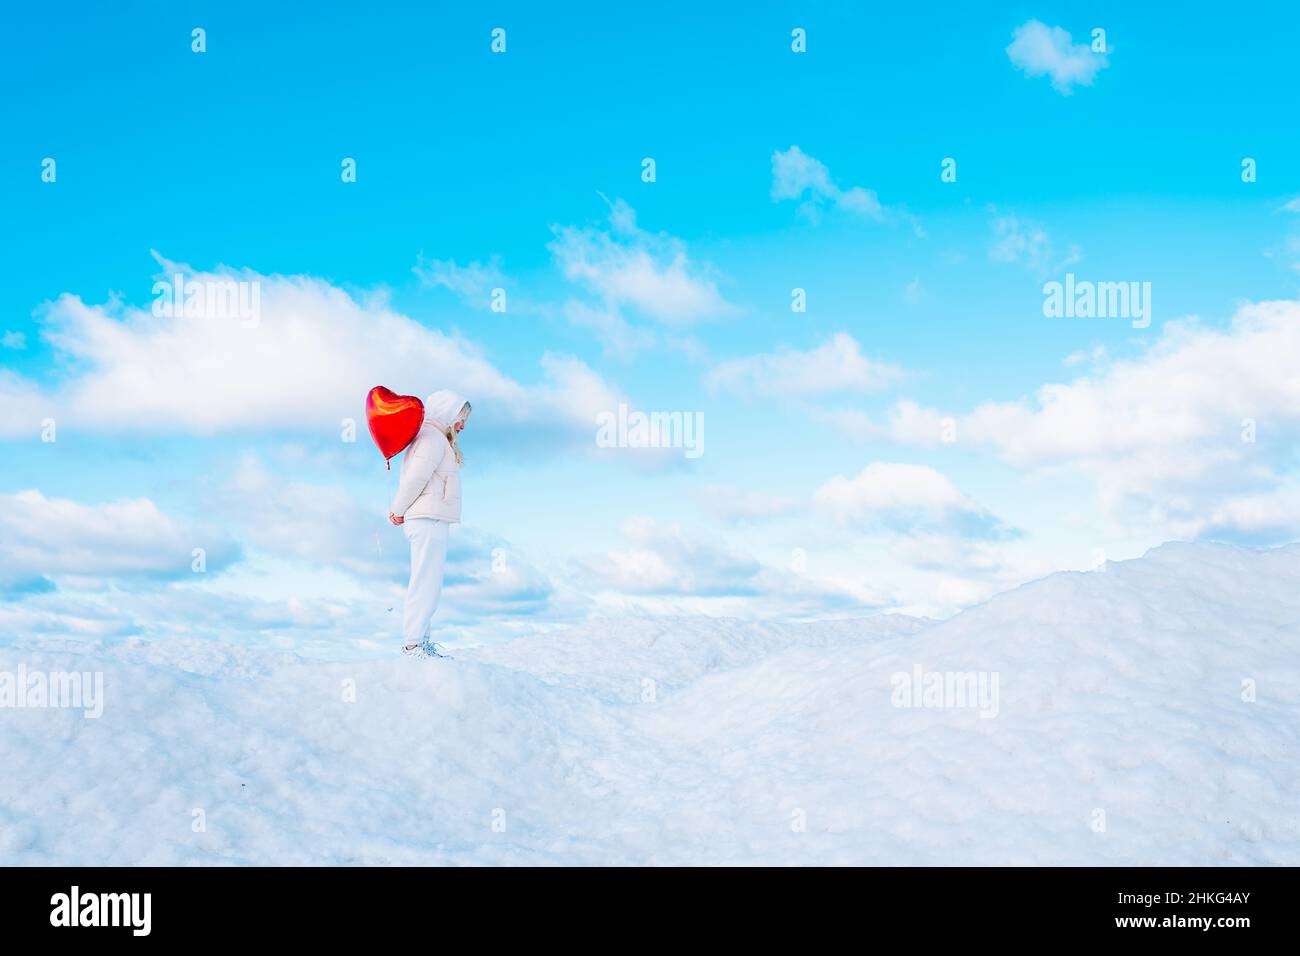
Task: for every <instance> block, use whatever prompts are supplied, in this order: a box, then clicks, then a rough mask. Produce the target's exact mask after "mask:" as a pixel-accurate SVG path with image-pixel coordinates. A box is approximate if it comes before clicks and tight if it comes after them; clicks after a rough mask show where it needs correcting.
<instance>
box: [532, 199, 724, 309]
mask: <svg viewBox="0 0 1300 956" xmlns="http://www.w3.org/2000/svg"><path fill="white" fill-rule="evenodd" d="M609 207H610V213H609V227H608V228H600V227H590V226H588V227H579V226H553V227H552V231H553V232H554V235H555V238H554V239H553V240H552V241H551V243H550V244H549V245H548V247H547V248H549V249H550V251H551V253H552V255H554V257H555V261H556V264H557V265H558V266H559V268H560V270H561V272H562V273H563V274H564V276H565V278H566V279H568V280H569V281H571V282H576V283H578V284H579V285H581V286H583V287H584V288H586V289H588V290H589V291H590V292H592V293H594V294H595V295H596V296H598V297H599V299H600V301H601V303H602V306H603V308H604V309H605V310H607V311H608V312H613V313H615V314H621V310H622V309H624V308H630V309H633V310H635V311H637V312H638V313H640V314H642V315H644V316H646V317H648V318H650V319H653V320H654V321H656V322H661V323H663V324H665V325H669V326H685V325H689V324H691V323H694V322H698V321H700V320H702V319H709V318H717V317H722V316H727V315H732V314H735V313H736V312H737V311H738V310H737V309H736V307H735V306H733V305H732V304H731V303H729V302H727V301H726V299H724V298H723V296H722V294H721V293H720V292H719V291H718V286H717V282H716V279H715V277H714V275H713V274H712V270H711V269H709V268H708V267H707V266H704V265H701V264H699V263H696V262H694V261H692V259H691V258H690V256H689V255H688V254H687V250H686V244H685V243H684V242H682V241H681V240H680V239H677V238H675V237H673V236H669V235H667V234H666V233H650V232H647V231H646V230H644V229H642V228H640V227H639V226H638V225H637V224H636V212H635V211H634V210H633V209H632V207H630V206H629V205H628V204H627V203H626V202H624V201H623V200H622V199H616V200H614V201H613V202H612V203H610V204H609Z"/></svg>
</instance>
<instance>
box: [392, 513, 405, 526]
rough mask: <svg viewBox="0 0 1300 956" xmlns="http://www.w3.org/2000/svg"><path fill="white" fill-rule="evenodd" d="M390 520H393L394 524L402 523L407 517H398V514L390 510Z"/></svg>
mask: <svg viewBox="0 0 1300 956" xmlns="http://www.w3.org/2000/svg"><path fill="white" fill-rule="evenodd" d="M388 520H389V521H391V522H392V523H393V524H401V523H402V522H403V521H405V520H406V519H405V518H399V517H397V515H395V514H393V513H392V512H391V511H390V512H388Z"/></svg>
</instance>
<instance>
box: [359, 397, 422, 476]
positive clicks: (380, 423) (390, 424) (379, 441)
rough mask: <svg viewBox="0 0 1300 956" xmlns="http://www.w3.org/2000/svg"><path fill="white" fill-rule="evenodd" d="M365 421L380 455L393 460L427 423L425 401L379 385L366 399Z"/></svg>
mask: <svg viewBox="0 0 1300 956" xmlns="http://www.w3.org/2000/svg"><path fill="white" fill-rule="evenodd" d="M366 422H367V423H368V424H369V425H370V437H371V438H373V439H374V440H375V444H376V445H378V446H379V451H380V453H381V454H382V455H383V456H384V458H385V459H389V458H392V457H393V456H394V455H396V454H397V453H398V452H400V451H401V450H402V449H403V448H405V447H406V446H407V445H409V444H410V443H411V442H413V441H415V434H416V432H418V431H419V430H420V426H421V425H423V424H424V402H422V401H420V400H419V399H418V398H416V397H415V396H414V395H398V394H397V393H396V392H394V391H391V390H390V389H387V388H384V386H382V385H376V386H375V387H374V388H372V389H371V390H370V394H369V395H367V396H366ZM390 467H391V466H390Z"/></svg>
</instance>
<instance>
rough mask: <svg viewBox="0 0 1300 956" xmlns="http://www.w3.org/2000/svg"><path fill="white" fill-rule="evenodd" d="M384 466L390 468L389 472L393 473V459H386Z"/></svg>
mask: <svg viewBox="0 0 1300 956" xmlns="http://www.w3.org/2000/svg"><path fill="white" fill-rule="evenodd" d="M384 464H385V465H387V466H388V470H389V471H392V470H393V459H391V458H385V459H384Z"/></svg>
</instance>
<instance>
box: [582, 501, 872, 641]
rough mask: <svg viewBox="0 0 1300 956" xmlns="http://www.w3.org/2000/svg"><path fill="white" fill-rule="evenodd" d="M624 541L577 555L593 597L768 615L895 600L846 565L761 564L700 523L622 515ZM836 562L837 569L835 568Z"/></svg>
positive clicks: (665, 608)
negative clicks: (814, 569)
mask: <svg viewBox="0 0 1300 956" xmlns="http://www.w3.org/2000/svg"><path fill="white" fill-rule="evenodd" d="M622 531H623V535H624V537H625V538H626V539H627V541H628V544H629V547H627V548H619V549H614V550H611V551H608V552H605V553H604V554H602V555H600V556H599V557H597V558H593V559H590V560H587V561H583V562H580V565H579V570H580V571H581V572H582V573H583V574H584V575H585V577H586V580H585V582H584V586H586V587H587V588H588V589H590V590H592V591H594V592H595V596H596V600H597V602H598V604H600V605H602V606H605V607H609V606H611V597H614V596H616V597H617V599H618V600H620V601H622V602H624V603H623V606H624V608H625V609H626V608H629V607H631V608H638V609H642V610H647V611H651V612H654V613H704V614H715V615H716V614H725V615H739V616H744V617H754V616H760V617H764V616H766V617H770V616H772V615H778V614H779V615H791V614H794V615H802V614H822V613H827V612H831V611H840V612H843V611H860V610H865V609H868V608H880V607H884V606H887V605H890V604H892V603H893V602H894V595H893V594H892V592H889V591H887V590H885V589H883V588H881V587H880V586H879V585H878V584H876V583H874V582H871V581H868V580H867V579H865V578H864V577H861V576H855V575H853V574H851V573H839V574H835V575H828V576H821V577H818V576H815V575H812V574H808V573H796V572H793V571H792V570H790V569H789V568H784V567H774V566H771V565H768V564H764V563H763V562H762V561H760V560H759V559H758V558H757V557H755V556H751V555H749V554H747V553H745V552H743V551H736V550H734V549H732V548H730V547H728V546H726V545H725V544H723V543H720V542H719V541H718V538H717V535H716V534H715V533H712V532H707V531H703V530H687V529H684V528H683V527H682V526H681V525H679V524H676V523H673V524H664V523H662V522H659V521H656V520H654V519H652V518H646V517H641V518H632V519H629V520H628V521H626V522H624V524H623V527H622ZM841 570H842V569H841Z"/></svg>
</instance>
